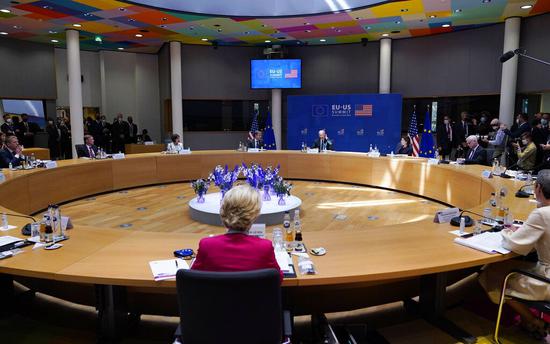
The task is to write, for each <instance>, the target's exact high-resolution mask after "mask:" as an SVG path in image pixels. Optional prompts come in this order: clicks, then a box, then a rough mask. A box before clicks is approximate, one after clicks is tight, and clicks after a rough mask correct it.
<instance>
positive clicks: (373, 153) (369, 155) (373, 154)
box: [367, 152, 380, 158]
mask: <svg viewBox="0 0 550 344" xmlns="http://www.w3.org/2000/svg"><path fill="white" fill-rule="evenodd" d="M367 156H368V157H369V158H378V157H380V152H368V153H367Z"/></svg>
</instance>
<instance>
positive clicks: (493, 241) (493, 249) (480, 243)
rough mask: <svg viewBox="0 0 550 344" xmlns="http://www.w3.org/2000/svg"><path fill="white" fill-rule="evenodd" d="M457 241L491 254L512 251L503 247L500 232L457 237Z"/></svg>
mask: <svg viewBox="0 0 550 344" xmlns="http://www.w3.org/2000/svg"><path fill="white" fill-rule="evenodd" d="M455 242H456V243H457V244H460V245H464V246H468V247H470V248H473V249H476V250H478V251H482V252H485V253H489V254H494V253H502V254H507V253H510V250H507V249H505V248H504V247H502V235H501V234H500V232H483V233H481V234H478V235H474V236H472V237H469V238H455Z"/></svg>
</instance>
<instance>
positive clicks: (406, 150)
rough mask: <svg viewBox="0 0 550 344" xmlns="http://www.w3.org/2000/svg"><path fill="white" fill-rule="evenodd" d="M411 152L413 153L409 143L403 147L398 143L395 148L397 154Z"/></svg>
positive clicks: (409, 153) (408, 153)
mask: <svg viewBox="0 0 550 344" xmlns="http://www.w3.org/2000/svg"><path fill="white" fill-rule="evenodd" d="M412 153H413V147H412V146H411V145H408V146H407V147H403V146H401V145H399V149H398V150H397V154H407V155H412Z"/></svg>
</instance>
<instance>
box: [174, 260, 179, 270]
mask: <svg viewBox="0 0 550 344" xmlns="http://www.w3.org/2000/svg"><path fill="white" fill-rule="evenodd" d="M174 261H175V262H176V268H179V266H178V260H177V259H174Z"/></svg>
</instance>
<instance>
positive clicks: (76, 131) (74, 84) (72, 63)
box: [67, 30, 84, 158]
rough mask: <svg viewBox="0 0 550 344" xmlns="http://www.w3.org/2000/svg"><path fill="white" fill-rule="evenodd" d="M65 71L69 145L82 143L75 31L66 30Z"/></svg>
mask: <svg viewBox="0 0 550 344" xmlns="http://www.w3.org/2000/svg"><path fill="white" fill-rule="evenodd" d="M67 70H68V72H69V109H70V111H71V144H72V150H73V157H74V158H76V149H75V145H77V144H83V143H84V115H83V114H82V81H81V74H80V40H79V32H78V31H77V30H67Z"/></svg>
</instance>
